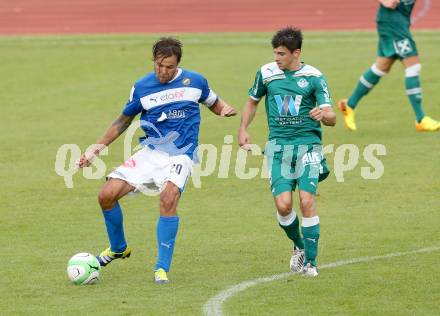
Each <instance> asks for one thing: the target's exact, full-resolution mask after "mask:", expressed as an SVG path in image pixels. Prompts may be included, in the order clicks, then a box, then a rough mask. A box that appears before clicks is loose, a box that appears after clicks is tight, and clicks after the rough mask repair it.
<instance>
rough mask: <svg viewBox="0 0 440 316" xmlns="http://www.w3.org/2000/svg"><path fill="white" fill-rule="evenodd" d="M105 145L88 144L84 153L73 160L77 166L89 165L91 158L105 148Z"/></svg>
mask: <svg viewBox="0 0 440 316" xmlns="http://www.w3.org/2000/svg"><path fill="white" fill-rule="evenodd" d="M105 147H106V146H105V145H103V144H95V145H92V146H90V147H89V148H88V149H87V150H86V152H85V153H84V154H82V155H81V157H79V159H78V160H77V161H76V162H75V164H76V165H77V166H78V168H85V167H90V165H91V164H92V162H93V160H94V159H95V158H96V157H97V156H99V153H100V152H101V151H102V150H103V149H104V148H105Z"/></svg>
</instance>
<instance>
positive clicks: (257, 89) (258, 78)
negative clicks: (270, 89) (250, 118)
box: [248, 70, 267, 101]
mask: <svg viewBox="0 0 440 316" xmlns="http://www.w3.org/2000/svg"><path fill="white" fill-rule="evenodd" d="M266 93H267V88H266V85H264V84H263V76H262V75H261V70H258V71H257V73H256V75H255V81H254V84H253V85H252V88H250V89H249V92H248V94H249V96H250V97H251V98H252V99H254V100H255V101H260V99H261V98H262V97H264V96H265V95H266Z"/></svg>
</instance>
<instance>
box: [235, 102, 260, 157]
mask: <svg viewBox="0 0 440 316" xmlns="http://www.w3.org/2000/svg"><path fill="white" fill-rule="evenodd" d="M257 106H258V101H256V100H254V99H252V98H249V99H248V101H247V102H246V104H245V105H244V109H243V113H242V115H241V123H240V128H239V130H238V143H239V145H240V147H242V148H243V149H249V148H248V147H247V146H249V145H250V144H251V137H250V135H249V134H248V132H247V128H248V126H249V125H250V124H251V122H252V120H253V119H254V117H255V113H256V112H257Z"/></svg>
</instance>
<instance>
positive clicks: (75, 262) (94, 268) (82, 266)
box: [67, 252, 101, 285]
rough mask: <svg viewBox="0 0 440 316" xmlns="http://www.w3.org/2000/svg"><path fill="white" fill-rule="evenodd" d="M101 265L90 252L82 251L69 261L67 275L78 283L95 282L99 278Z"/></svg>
mask: <svg viewBox="0 0 440 316" xmlns="http://www.w3.org/2000/svg"><path fill="white" fill-rule="evenodd" d="M99 270H101V265H100V264H99V261H98V259H96V257H95V256H94V255H92V254H90V253H86V252H81V253H77V254H76V255H74V256H73V257H72V258H70V260H69V262H68V263H67V275H68V276H69V279H70V281H72V282H73V283H75V284H76V285H85V284H94V283H96V281H98V279H99Z"/></svg>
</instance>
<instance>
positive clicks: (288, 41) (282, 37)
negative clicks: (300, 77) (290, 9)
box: [272, 26, 303, 52]
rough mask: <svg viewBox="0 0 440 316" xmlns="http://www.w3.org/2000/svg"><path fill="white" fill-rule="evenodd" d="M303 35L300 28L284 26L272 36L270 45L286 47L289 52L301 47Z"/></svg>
mask: <svg viewBox="0 0 440 316" xmlns="http://www.w3.org/2000/svg"><path fill="white" fill-rule="evenodd" d="M302 40H303V36H302V33H301V30H300V29H297V28H294V27H291V26H288V27H285V28H283V29H281V30H279V31H278V32H276V33H275V35H274V36H273V37H272V47H273V48H277V47H280V46H284V47H286V48H287V49H288V50H290V52H293V51H294V50H295V49H301V46H302Z"/></svg>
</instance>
